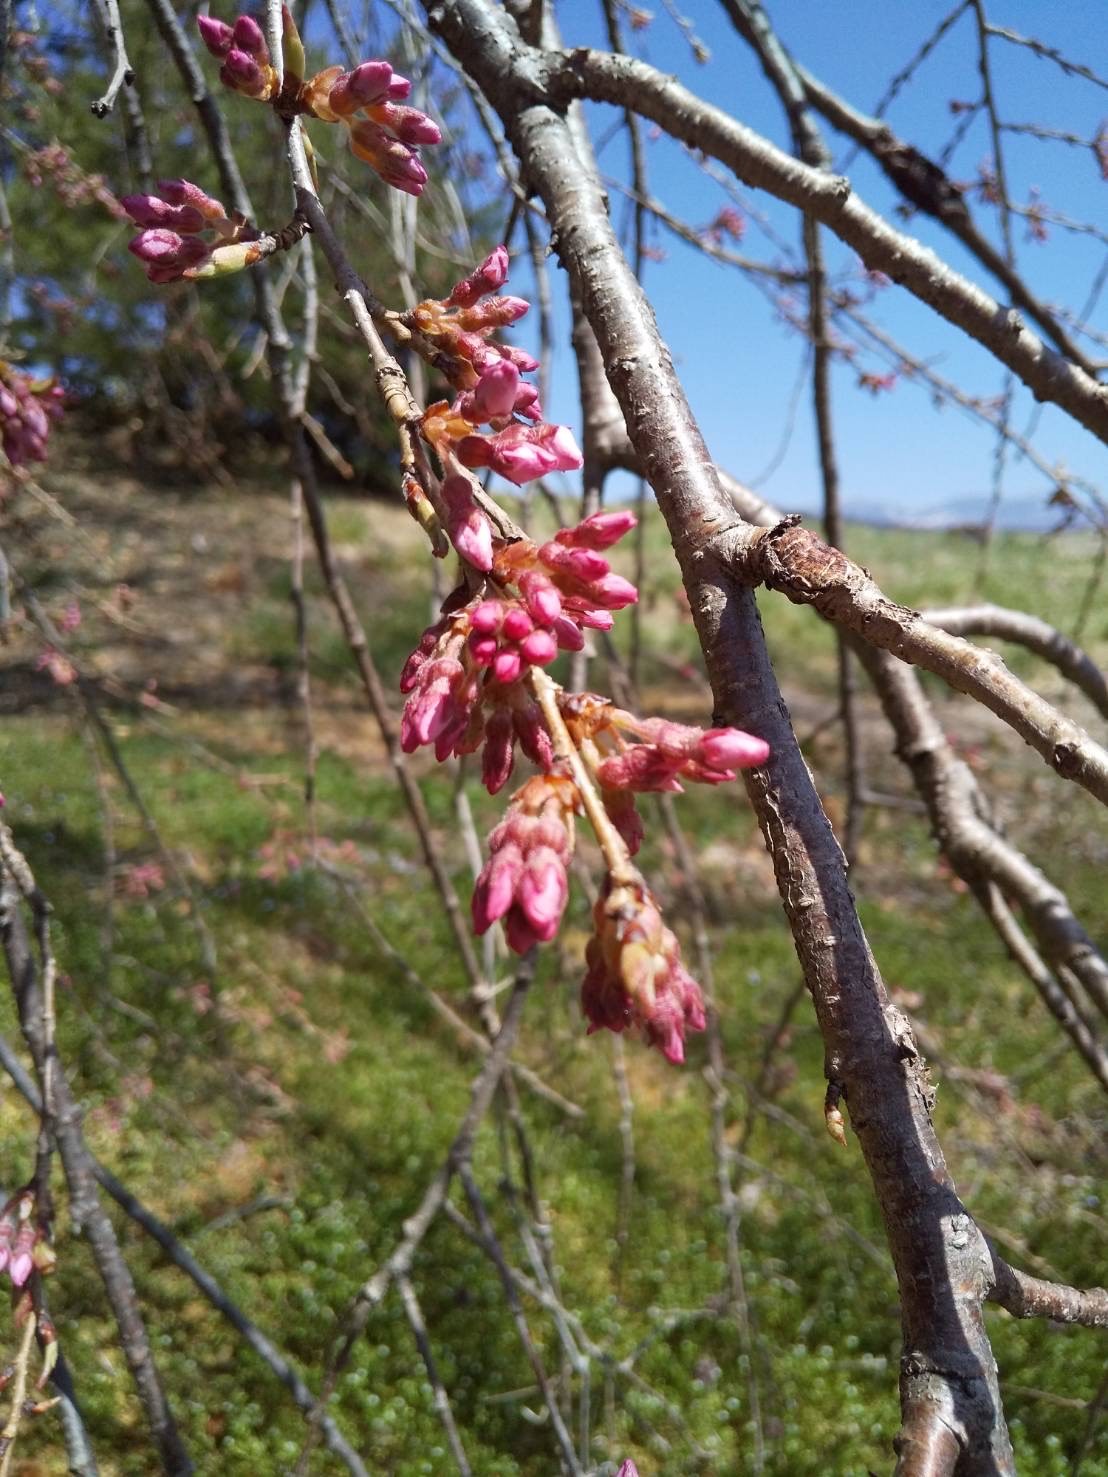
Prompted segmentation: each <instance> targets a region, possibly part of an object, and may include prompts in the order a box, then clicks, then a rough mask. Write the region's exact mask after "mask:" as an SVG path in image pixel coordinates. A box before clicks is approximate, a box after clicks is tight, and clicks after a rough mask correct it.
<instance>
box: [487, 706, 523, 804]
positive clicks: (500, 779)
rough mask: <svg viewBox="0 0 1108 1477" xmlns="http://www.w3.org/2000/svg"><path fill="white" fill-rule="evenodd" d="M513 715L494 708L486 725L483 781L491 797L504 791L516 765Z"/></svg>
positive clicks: (503, 709)
mask: <svg viewBox="0 0 1108 1477" xmlns="http://www.w3.org/2000/svg"><path fill="white" fill-rule="evenodd" d="M514 737H515V735H514V730H513V726H512V715H511V713H510V711H508V710H507V709H506V708H494V709H493V711H492V713H491V714H490V716H489V719H488V722H487V723H486V724H485V748H484V752H483V754H482V755H481V781H482V783H483V784H484V786H485V789H486V790H488V792H489V794H490V795H495V794H497V792H498V791H500V790H502V789H503V788H504V786H505V785H506V784H507V783H508V780H509V779H510V778H511V774H512V768H513V766H514V764H515V744H514Z"/></svg>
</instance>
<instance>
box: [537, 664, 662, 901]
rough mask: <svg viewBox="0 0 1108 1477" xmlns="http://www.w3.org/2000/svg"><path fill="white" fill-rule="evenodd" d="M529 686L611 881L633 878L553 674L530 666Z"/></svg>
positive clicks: (622, 843)
mask: <svg viewBox="0 0 1108 1477" xmlns="http://www.w3.org/2000/svg"><path fill="white" fill-rule="evenodd" d="M530 687H531V691H532V692H533V693H534V695H535V700H536V702H537V703H538V705H539V707H540V709H541V710H542V716H543V718H544V719H545V720H546V726H547V728H548V729H549V730H550V737H551V738H552V739H553V741H554V749H555V753H556V756H557V757H558V758H559V759H561V760H563V761H564V762H565V764H566V766H567V768H568V769H569V772H570V774H571V776H572V777H573V783H574V784H575V785H576V786H577V792H578V794H579V795H580V796H581V805H582V807H583V808H584V811H585V815H586V816H587V817H588V821H589V824H590V825H591V826H592V828H593V832H594V834H595V835H596V839H597V843H598V844H599V846H600V850H601V852H602V853H603V855H604V860H605V862H606V863H607V867H608V871H609V872H610V873H611V876H612V880H613V882H615V883H622V882H629V881H631V880H633V879H634V878H636V877H637V876H638V872H637V870H636V868H635V867H634V865H633V864H632V861H631V854H630V852H629V851H628V850H627V843H626V842H625V841H624V839H623V837H622V836H621V835H620V834H619V832H618V831H617V830H616V828H615V826H614V825H613V824H612V819H611V816H609V814H608V812H607V810H606V809H605V808H604V802H603V800H601V798H600V794H599V792H598V791H597V788H596V784H595V782H594V780H593V776H592V773H591V772H590V770H589V767H588V765H587V764H586V763H585V760H584V758H583V757H582V755H581V751H580V749H578V747H577V745H576V744H575V743H574V742H573V739H572V737H571V736H570V732H569V729H568V728H567V727H566V725H565V720H564V719H563V717H562V710H561V708H560V707H559V705H558V693H559V692H560V690H561V689H560V688H559V687H558V684H557V683H556V682H555V681H554V680H553V678H551V677H549V676H547V674H546V673H545V672H544V671H543V670H542V669H541V668H539V667H532V668H531V670H530Z"/></svg>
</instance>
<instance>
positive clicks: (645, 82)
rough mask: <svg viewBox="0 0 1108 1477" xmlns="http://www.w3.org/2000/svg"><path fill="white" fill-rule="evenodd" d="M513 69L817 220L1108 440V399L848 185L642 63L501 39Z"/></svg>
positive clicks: (505, 58)
mask: <svg viewBox="0 0 1108 1477" xmlns="http://www.w3.org/2000/svg"><path fill="white" fill-rule="evenodd" d="M513 55H515V56H516V57H517V58H518V60H517V65H519V66H520V67H521V68H526V69H528V70H529V71H530V73H531V74H532V75H534V74H535V72H536V71H537V72H538V74H539V75H541V76H542V77H543V78H544V80H545V81H546V85H547V88H548V90H549V94H550V96H551V97H552V99H563V100H564V99H566V98H572V97H590V98H593V99H595V100H597V101H603V102H610V103H617V104H619V105H621V106H632V107H634V108H636V109H637V111H638V112H640V113H642V114H643V115H644V116H645V117H647V118H650V119H651V120H652V121H653V122H655V123H657V124H658V125H659V126H660V127H661V128H663V129H664V130H665V131H666V132H667V133H670V134H671V135H672V136H673V137H675V138H679V139H681V140H683V141H684V142H685V143H687V144H688V145H689V146H690V147H691V148H695V149H700V150H702V151H703V152H705V153H707V154H709V155H711V156H712V157H713V158H715V159H718V160H719V161H720V162H721V163H723V164H726V165H727V166H728V167H729V168H730V169H731V170H733V171H734V173H735V174H736V175H737V176H738V177H739V178H740V179H741V180H742V181H743V182H744V183H745V184H747V185H750V186H752V187H755V188H759V189H765V190H768V191H769V192H770V193H771V194H773V195H776V196H777V197H778V198H779V199H781V200H785V201H787V202H788V203H789V204H791V205H795V206H797V207H798V208H799V209H801V210H803V211H805V212H807V213H808V214H809V215H811V216H814V217H815V219H816V220H818V221H820V222H821V223H822V224H823V225H825V226H828V227H829V228H830V229H831V230H832V231H833V232H834V233H835V235H837V236H838V237H839V238H840V239H841V240H842V241H845V242H846V244H847V245H848V246H851V247H853V248H854V250H855V251H856V252H857V253H858V255H859V256H860V257H861V258H862V260H863V261H864V262H865V264H866V266H867V267H869V268H870V269H871V270H880V271H883V272H885V273H886V275H887V276H889V277H891V278H892V280H893V281H894V282H899V283H901V284H902V285H903V286H905V287H907V288H908V290H909V291H910V292H912V293H913V294H914V295H915V296H916V297H918V298H919V299H920V300H921V301H922V302H925V303H927V304H928V305H929V306H930V307H932V308H934V309H935V311H936V312H937V313H939V314H941V315H942V317H944V318H946V319H947V320H948V321H949V322H951V323H953V324H954V325H955V326H956V327H958V328H961V329H964V331H965V332H966V333H968V334H969V335H970V336H971V337H972V338H974V339H976V340H977V341H978V343H980V344H983V345H984V347H985V348H987V349H988V350H989V351H990V352H991V353H992V354H993V355H994V356H995V357H996V358H997V359H999V360H1000V361H1001V363H1003V364H1006V365H1007V366H1008V367H1009V368H1010V369H1011V370H1012V371H1013V372H1014V373H1015V374H1016V375H1017V376H1018V377H1019V379H1021V380H1022V381H1023V383H1024V384H1026V385H1027V386H1028V387H1029V388H1030V389H1031V390H1032V391H1033V392H1034V394H1035V395H1036V397H1037V398H1038V399H1041V400H1049V401H1052V402H1054V403H1055V404H1058V405H1060V406H1061V407H1062V408H1063V409H1064V410H1066V411H1068V412H1069V414H1070V415H1072V416H1073V417H1074V419H1076V420H1078V421H1080V423H1081V424H1082V425H1083V426H1085V427H1087V429H1089V430H1090V431H1092V432H1093V434H1094V435H1096V436H1097V437H1099V438H1100V439H1101V440H1102V441H1108V390H1106V389H1105V387H1104V386H1102V385H1100V384H1098V383H1097V381H1096V380H1095V379H1094V378H1093V377H1092V376H1091V375H1089V374H1088V373H1086V371H1085V370H1083V369H1082V368H1080V367H1079V366H1078V365H1077V364H1075V363H1073V362H1071V361H1070V360H1069V359H1067V358H1064V357H1063V356H1061V355H1059V354H1057V353H1055V352H1053V351H1052V350H1050V349H1048V348H1047V347H1046V345H1045V344H1044V343H1043V342H1042V340H1041V339H1039V338H1038V337H1037V336H1036V335H1035V334H1033V333H1032V332H1031V331H1030V329H1028V328H1027V327H1026V326H1025V325H1024V323H1023V321H1022V319H1021V318H1020V316H1019V314H1018V313H1017V312H1015V311H1014V310H1006V309H1004V308H1003V307H1002V306H1001V305H1000V304H998V303H997V302H996V301H995V300H994V299H993V298H991V297H990V296H989V295H988V294H987V293H985V292H983V291H982V289H981V288H979V287H978V286H977V285H976V284H975V283H973V282H971V281H969V279H968V278H966V277H963V276H962V275H961V274H960V273H958V272H955V271H954V270H953V269H952V268H951V267H949V266H948V265H947V264H946V263H944V262H943V261H941V260H940V258H939V257H938V256H936V254H935V253H934V252H933V251H930V250H928V249H927V248H926V247H924V246H921V245H920V243H919V242H918V241H916V240H914V239H913V238H912V237H910V236H907V235H905V234H904V233H903V232H901V231H897V230H896V229H895V228H894V227H892V226H890V225H889V223H888V222H887V221H886V220H885V219H884V217H883V216H882V215H881V214H880V213H879V212H877V211H875V210H873V209H871V207H869V206H868V205H866V204H864V203H863V202H862V201H861V200H860V199H859V198H858V197H857V195H856V194H855V193H854V191H853V188H852V186H851V184H850V182H849V180H847V179H845V178H843V177H842V176H839V175H830V174H826V173H824V172H822V171H820V170H816V169H813V168H812V167H811V166H809V165H806V164H803V163H801V162H800V161H799V160H797V159H794V158H792V157H791V156H790V155H788V154H786V153H784V152H783V151H782V150H781V149H778V148H776V147H775V146H774V145H773V144H771V143H770V142H769V141H768V140H767V139H764V138H762V137H761V136H760V135H759V134H756V133H754V132H753V131H752V130H751V129H749V128H746V127H744V125H742V124H741V123H737V122H736V121H735V120H734V119H733V118H731V117H730V116H729V115H728V114H726V113H724V112H723V111H722V110H721V109H719V108H715V107H713V106H711V105H710V104H708V103H705V102H704V101H703V100H702V99H700V98H698V97H697V96H696V95H695V94H694V93H691V92H690V91H689V90H688V89H687V88H685V87H682V86H681V85H680V84H679V83H677V82H675V81H674V80H673V79H672V78H670V77H666V76H664V75H663V74H662V73H660V72H658V71H656V70H655V69H654V68H653V67H650V66H648V65H647V64H646V63H644V62H640V61H638V60H636V59H633V58H631V57H626V56H612V55H609V54H607V53H604V52H599V51H592V50H588V49H585V48H579V49H576V50H574V51H571V52H563V53H560V54H555V55H549V54H547V55H544V56H543V57H542V59H541V60H539V59H538V58H537V57H535V56H534V54H532V53H530V51H529V49H527V48H524V47H523V46H522V45H521V44H520V43H518V42H516V41H515V39H514V38H512V39H511V40H508V39H507V38H505V41H504V47H503V53H502V57H501V65H502V66H506V65H509V64H510V63H509V58H510V57H512V56H513Z"/></svg>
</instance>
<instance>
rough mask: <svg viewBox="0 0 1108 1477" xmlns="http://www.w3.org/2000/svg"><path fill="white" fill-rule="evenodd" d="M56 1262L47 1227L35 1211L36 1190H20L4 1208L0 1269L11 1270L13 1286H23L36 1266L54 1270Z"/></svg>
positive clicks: (0, 1220) (0, 1219)
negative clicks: (47, 1234)
mask: <svg viewBox="0 0 1108 1477" xmlns="http://www.w3.org/2000/svg"><path fill="white" fill-rule="evenodd" d="M54 1262H55V1256H54V1251H53V1248H52V1247H51V1246H50V1243H49V1242H48V1241H47V1239H46V1227H45V1225H44V1224H43V1222H42V1221H41V1219H40V1218H39V1217H38V1216H37V1215H36V1213H35V1192H34V1190H33V1189H31V1188H30V1187H28V1188H27V1189H24V1190H20V1191H18V1192H17V1193H16V1194H15V1195H13V1196H12V1198H11V1199H10V1200H9V1201H8V1202H7V1204H6V1205H5V1206H4V1208H3V1210H0V1272H3V1271H7V1274H8V1276H9V1277H10V1278H11V1281H12V1286H13V1287H22V1286H23V1285H24V1283H25V1282H26V1281H27V1279H28V1277H30V1275H31V1273H32V1272H33V1271H35V1270H36V1269H37V1270H38V1271H40V1272H52V1271H53V1270H54Z"/></svg>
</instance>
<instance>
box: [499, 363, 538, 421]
mask: <svg viewBox="0 0 1108 1477" xmlns="http://www.w3.org/2000/svg"><path fill="white" fill-rule="evenodd" d="M510 362H511V361H510V360H507V359H506V360H504V363H506V364H507V363H510ZM514 367H515V366H514V365H513V368H514ZM517 372H518V371H517ZM512 409H513V410H514V411H515V413H516V415H525V416H526V417H527V419H528V420H532V421H538V420H541V419H542V406H541V405H540V404H539V392H538V390H537V389H536V388H535V386H534V385H531V384H528V383H527V381H526V380H520V382H519V388H518V389H517V390H516V398H515V400H514V401H513V402H512Z"/></svg>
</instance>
